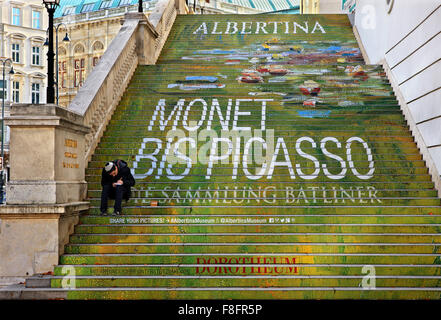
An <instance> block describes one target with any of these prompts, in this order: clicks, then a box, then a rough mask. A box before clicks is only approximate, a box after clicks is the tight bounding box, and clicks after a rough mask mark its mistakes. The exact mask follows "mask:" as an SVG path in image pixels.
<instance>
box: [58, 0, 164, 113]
mask: <svg viewBox="0 0 441 320" xmlns="http://www.w3.org/2000/svg"><path fill="white" fill-rule="evenodd" d="M155 4H156V1H144V3H143V8H144V12H145V14H146V15H148V14H149V12H150V11H151V9H152V8H153V7H154V6H155ZM137 10H138V1H137V0H110V1H109V0H93V1H91V0H64V1H61V3H60V6H59V7H58V8H57V10H56V12H55V15H54V17H55V19H54V24H55V28H56V33H55V37H56V39H58V50H57V60H58V103H59V104H60V105H61V106H64V107H67V106H68V105H69V104H70V102H71V101H72V100H73V98H74V97H75V95H76V94H77V92H78V90H79V89H80V88H81V86H82V85H83V83H84V81H85V79H86V78H87V76H88V74H89V73H90V72H91V71H92V69H93V67H94V66H96V65H97V64H98V62H99V60H100V57H101V56H102V55H103V54H104V51H105V50H106V49H107V47H108V46H109V44H110V43H111V42H112V40H113V38H114V37H115V36H116V34H117V33H118V31H119V29H120V28H121V21H122V19H123V18H124V14H125V13H127V12H136V11H137ZM66 34H67V35H68V38H69V41H65V38H66Z"/></svg>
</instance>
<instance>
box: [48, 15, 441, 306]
mask: <svg viewBox="0 0 441 320" xmlns="http://www.w3.org/2000/svg"><path fill="white" fill-rule="evenodd" d="M206 129H210V130H206ZM173 130H175V131H173ZM203 130H205V131H203ZM171 133H174V135H171ZM204 133H205V135H204ZM179 134H181V136H179ZM170 137H172V138H171V140H170V142H169V143H168V141H169V140H168V139H169V138H170ZM215 137H216V138H215ZM178 139H180V140H179V141H180V143H178V144H176V142H177V141H178ZM215 139H216V140H215ZM214 141H216V142H214ZM175 147H176V150H177V151H178V152H180V153H174V152H175V151H174V150H175ZM166 153H167V154H168V157H167V156H166V155H165V154H166ZM173 155H175V157H173ZM117 158H119V159H123V160H125V161H127V162H128V163H129V165H130V167H131V168H133V174H134V175H135V178H136V179H137V184H136V186H135V188H134V189H133V191H132V198H131V200H129V202H128V203H126V204H125V205H124V206H123V215H122V216H104V217H103V216H99V201H100V192H101V186H100V179H101V177H100V175H101V169H102V166H103V164H104V163H105V162H106V161H109V160H113V159H117ZM190 158H191V159H190ZM189 159H190V160H189ZM179 160H180V161H179ZM218 160H219V161H218ZM173 161H175V162H178V163H173ZM190 161H191V166H190ZM86 174H87V181H88V186H89V191H88V196H89V198H90V201H91V205H92V209H91V210H90V211H89V213H88V214H86V215H83V216H81V218H80V223H79V225H77V226H76V228H75V232H74V234H73V235H71V237H70V243H69V244H68V245H66V247H65V253H64V254H63V255H62V256H61V258H60V264H59V265H58V266H57V267H56V268H55V272H54V276H51V277H50V279H51V286H52V288H62V287H65V288H66V287H71V288H70V289H69V290H68V291H67V292H68V293H67V297H68V298H70V299H439V298H440V291H441V287H440V284H441V282H440V280H441V275H440V268H439V264H440V263H441V261H440V253H439V250H440V245H439V244H440V242H441V234H440V233H439V232H440V230H441V229H440V227H441V224H440V223H441V208H440V200H439V199H438V197H437V192H436V190H435V189H434V185H433V183H432V182H431V177H430V175H429V174H428V170H427V168H426V167H425V163H424V161H423V160H422V157H421V155H420V153H419V150H418V148H417V146H416V144H415V142H414V140H413V138H412V135H411V133H410V132H409V130H408V127H407V124H406V121H405V120H404V117H403V115H402V113H401V111H400V107H399V106H398V103H397V100H396V98H395V96H394V92H393V90H392V88H391V86H390V84H389V82H388V80H387V78H386V76H385V73H384V71H383V69H382V67H381V66H378V65H365V64H364V61H363V58H362V56H361V54H360V50H359V48H358V44H357V42H356V39H355V37H354V35H353V33H352V28H351V26H350V23H349V20H348V18H347V16H345V15H302V16H298V15H246V16H238V15H199V16H195V15H189V16H179V17H178V18H177V20H176V22H175V25H174V26H173V29H172V31H171V33H170V36H169V38H168V40H167V43H166V45H165V47H164V49H163V52H162V54H161V57H160V59H159V61H158V63H157V65H154V66H138V68H137V70H136V72H135V75H134V76H133V78H132V81H131V84H130V86H129V87H128V89H127V90H126V92H125V94H124V96H123V99H122V101H121V102H120V104H119V106H118V108H117V110H116V112H115V114H114V115H113V117H112V120H111V122H110V124H109V125H108V127H107V129H106V132H105V134H104V136H103V138H102V139H101V142H100V144H99V146H98V148H97V150H96V152H95V154H94V156H93V158H92V161H91V162H90V163H89V166H88V168H87V172H86ZM110 205H112V202H111V203H110Z"/></svg>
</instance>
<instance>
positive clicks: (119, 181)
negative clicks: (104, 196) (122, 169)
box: [113, 179, 123, 188]
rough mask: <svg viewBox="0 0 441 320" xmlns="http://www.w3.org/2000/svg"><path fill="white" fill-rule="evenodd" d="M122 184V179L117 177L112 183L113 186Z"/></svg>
mask: <svg viewBox="0 0 441 320" xmlns="http://www.w3.org/2000/svg"><path fill="white" fill-rule="evenodd" d="M122 184H123V181H122V179H119V180H118V181H117V182H114V183H113V187H114V188H116V186H121V185H122Z"/></svg>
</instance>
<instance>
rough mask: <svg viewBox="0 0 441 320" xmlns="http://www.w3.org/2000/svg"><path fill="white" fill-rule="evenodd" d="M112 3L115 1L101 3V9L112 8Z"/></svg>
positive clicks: (106, 0)
mask: <svg viewBox="0 0 441 320" xmlns="http://www.w3.org/2000/svg"><path fill="white" fill-rule="evenodd" d="M112 2H113V0H104V1H103V2H102V3H101V6H100V9H106V8H110V7H111V6H112Z"/></svg>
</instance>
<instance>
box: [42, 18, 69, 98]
mask: <svg viewBox="0 0 441 320" xmlns="http://www.w3.org/2000/svg"><path fill="white" fill-rule="evenodd" d="M60 26H64V28H65V29H66V35H65V36H64V38H63V42H69V41H70V38H69V35H68V34H67V26H66V25H65V24H64V23H62V22H61V23H59V24H57V25H56V26H55V52H56V54H55V59H56V61H55V65H56V77H57V81H56V85H57V86H56V88H57V105H58V99H59V94H58V29H59V28H60ZM48 31H49V29H47V30H46V35H47V33H48ZM44 45H45V46H48V45H49V40H48V38H47V37H46V41H45V43H44Z"/></svg>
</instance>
